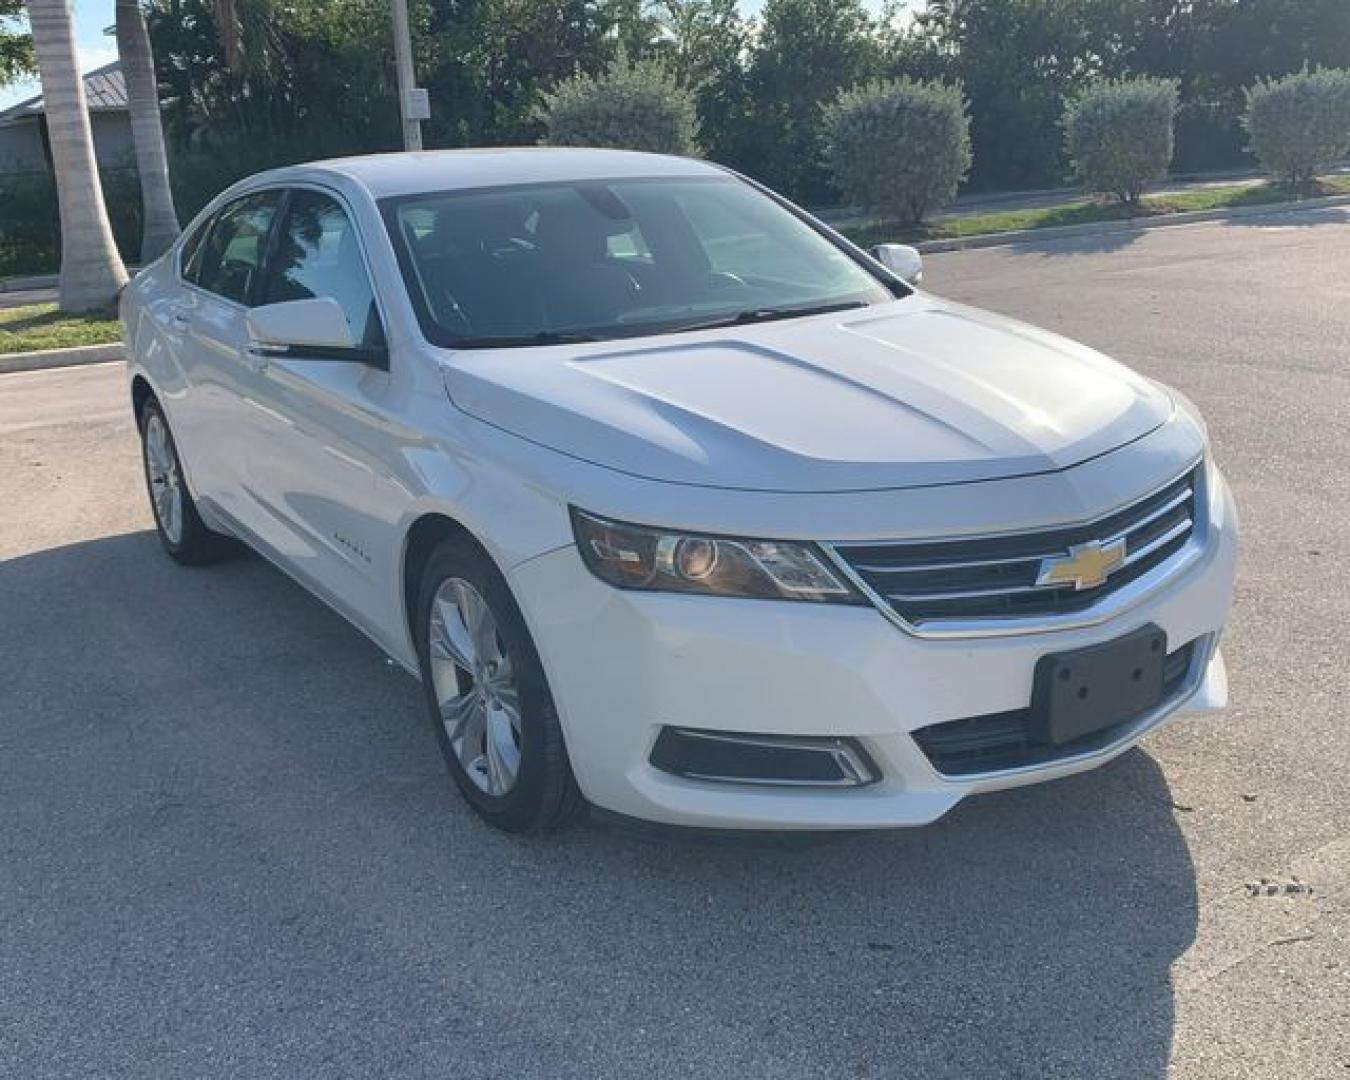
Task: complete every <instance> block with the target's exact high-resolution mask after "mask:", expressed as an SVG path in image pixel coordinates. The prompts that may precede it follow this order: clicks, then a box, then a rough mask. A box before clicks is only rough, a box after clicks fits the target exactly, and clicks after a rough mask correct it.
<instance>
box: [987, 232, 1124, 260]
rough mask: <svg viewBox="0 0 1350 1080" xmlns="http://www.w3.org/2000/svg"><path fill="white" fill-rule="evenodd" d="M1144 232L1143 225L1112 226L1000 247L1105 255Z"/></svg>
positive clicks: (1043, 253) (1017, 252)
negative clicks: (1141, 227) (1073, 234)
mask: <svg viewBox="0 0 1350 1080" xmlns="http://www.w3.org/2000/svg"><path fill="white" fill-rule="evenodd" d="M1143 233H1144V230H1143V229H1135V228H1124V229H1112V230H1111V231H1109V232H1097V233H1086V234H1084V235H1082V236H1061V237H1058V238H1056V237H1052V236H1047V237H1045V238H1043V239H1038V238H1032V237H1028V238H1027V239H1025V240H1018V241H1016V242H1015V243H1011V244H1008V245H1006V246H1005V247H1004V248H1003V249H1002V250H1004V251H1007V252H1009V253H1010V254H1013V255H1039V256H1042V257H1043V258H1065V257H1068V256H1074V255H1108V254H1110V253H1111V252H1114V251H1123V250H1124V249H1125V248H1127V247H1129V246H1130V245H1131V244H1133V243H1134V242H1135V241H1136V240H1138V239H1139V238H1140V237H1141V236H1142V235H1143Z"/></svg>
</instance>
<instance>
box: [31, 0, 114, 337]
mask: <svg viewBox="0 0 1350 1080" xmlns="http://www.w3.org/2000/svg"><path fill="white" fill-rule="evenodd" d="M28 21H29V24H30V25H31V26H32V30H33V45H34V48H35V49H36V51H37V58H38V72H39V74H40V75H41V77H42V101H43V108H44V110H45V112H46V114H47V127H48V130H49V131H50V132H51V144H52V165H53V166H54V168H55V171H56V194H57V202H58V205H59V206H60V210H61V304H60V306H61V310H62V311H90V310H93V309H95V308H101V307H109V306H111V305H112V303H113V302H114V301H115V300H116V299H117V293H118V291H119V290H120V289H121V288H122V286H123V285H124V284H126V280H127V271H126V268H125V267H124V266H123V265H122V259H121V257H120V256H119V255H118V254H117V245H116V244H115V243H113V235H112V227H111V226H110V225H109V224H108V210H107V207H106V206H105V205H104V203H103V189H102V188H101V187H100V186H99V182H98V166H97V164H96V162H95V160H94V136H93V132H92V130H91V129H90V126H89V107H88V103H87V102H86V100H85V96H84V82H83V80H81V78H80V70H79V67H78V66H77V64H76V59H75V33H74V25H73V19H72V18H71V13H70V3H69V0H28Z"/></svg>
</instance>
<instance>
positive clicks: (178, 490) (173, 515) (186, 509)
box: [140, 401, 229, 566]
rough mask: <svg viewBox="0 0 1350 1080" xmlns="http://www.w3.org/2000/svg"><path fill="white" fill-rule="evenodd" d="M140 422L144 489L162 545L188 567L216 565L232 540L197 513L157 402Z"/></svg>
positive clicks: (148, 406)
mask: <svg viewBox="0 0 1350 1080" xmlns="http://www.w3.org/2000/svg"><path fill="white" fill-rule="evenodd" d="M140 423H141V456H142V459H143V461H144V464H145V486H146V489H147V490H148V491H149V493H150V509H151V511H152V512H153V513H154V516H155V529H156V531H157V532H158V533H159V540H160V543H161V544H163V545H164V550H165V551H167V552H168V553H169V554H170V555H171V556H172V557H173V558H174V559H176V560H177V561H178V562H180V563H183V564H185V565H187V566H198V565H201V564H202V563H208V562H214V561H215V560H216V559H219V558H221V557H222V556H223V555H224V554H226V552H227V551H228V545H229V541H228V540H227V539H226V538H225V537H223V536H221V535H220V534H219V533H214V532H212V531H211V530H210V529H208V528H207V527H206V525H205V524H204V523H203V522H202V519H201V516H200V515H199V514H198V513H197V504H196V503H195V502H194V501H193V499H192V493H191V492H189V491H188V488H187V483H186V482H185V480H184V479H183V466H182V462H181V461H180V460H179V457H178V445H177V444H176V443H175V442H174V440H173V435H172V433H171V432H170V431H169V422H168V420H166V419H165V417H164V410H163V409H161V408H160V407H159V403H158V402H156V401H148V402H146V404H145V407H144V408H143V409H142V410H141V415H140Z"/></svg>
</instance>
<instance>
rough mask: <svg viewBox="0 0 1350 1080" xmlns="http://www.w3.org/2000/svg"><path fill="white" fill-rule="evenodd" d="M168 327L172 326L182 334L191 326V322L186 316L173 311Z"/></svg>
mask: <svg viewBox="0 0 1350 1080" xmlns="http://www.w3.org/2000/svg"><path fill="white" fill-rule="evenodd" d="M169 325H170V326H172V327H173V328H174V329H175V330H178V331H179V332H182V331H184V330H186V329H187V328H188V327H189V326H191V325H192V320H191V319H189V318H188V317H187V316H186V315H184V314H183V313H182V312H181V311H175V312H174V313H173V314H172V315H170V316H169Z"/></svg>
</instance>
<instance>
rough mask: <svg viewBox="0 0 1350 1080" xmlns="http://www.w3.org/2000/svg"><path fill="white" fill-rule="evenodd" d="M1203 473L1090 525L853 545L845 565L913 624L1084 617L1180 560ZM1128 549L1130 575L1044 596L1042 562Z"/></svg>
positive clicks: (846, 549)
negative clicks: (1119, 546)
mask: <svg viewBox="0 0 1350 1080" xmlns="http://www.w3.org/2000/svg"><path fill="white" fill-rule="evenodd" d="M1198 482H1199V470H1198V469H1197V470H1195V471H1194V472H1192V473H1189V474H1187V475H1186V476H1184V477H1182V478H1181V479H1180V480H1177V481H1176V482H1175V483H1173V484H1169V485H1168V486H1167V487H1166V488H1164V489H1162V490H1161V491H1157V492H1155V493H1154V494H1152V495H1150V496H1148V498H1145V499H1141V500H1140V501H1139V502H1137V503H1135V504H1134V505H1133V506H1130V507H1128V508H1127V509H1125V510H1121V511H1120V512H1118V513H1115V514H1112V515H1111V516H1110V517H1106V518H1102V519H1101V520H1099V521H1095V522H1093V523H1091V524H1089V525H1078V526H1072V527H1069V528H1063V529H1049V530H1046V531H1044V532H1034V533H1019V534H1017V535H1014V536H996V537H986V538H980V539H973V540H969V539H967V540H941V541H932V542H919V543H909V542H897V543H887V544H848V545H842V546H840V547H839V548H838V549H837V550H838V553H839V555H840V556H841V557H842V558H843V559H844V560H845V561H847V562H848V564H849V566H851V567H852V568H853V570H854V571H855V572H856V573H857V574H858V576H859V577H861V578H862V579H863V581H865V582H866V583H867V584H868V586H870V587H871V588H872V589H873V590H875V591H876V592H877V593H878V594H879V595H880V596H882V597H884V598H885V600H886V602H887V604H889V605H890V607H891V608H892V609H893V610H894V611H895V612H896V613H897V614H898V615H900V616H901V617H902V618H904V619H905V620H906V621H907V622H909V623H912V624H915V625H918V624H920V623H924V622H928V621H931V620H935V619H984V618H1008V617H1018V616H1027V617H1034V616H1042V615H1058V614H1063V613H1073V612H1078V611H1084V610H1086V609H1088V608H1090V607H1092V606H1093V605H1094V604H1096V603H1097V602H1098V601H1100V600H1101V599H1102V598H1103V597H1106V596H1109V595H1110V594H1111V593H1113V592H1115V591H1116V590H1117V589H1120V588H1121V587H1123V586H1125V585H1127V584H1129V583H1130V582H1131V581H1134V580H1136V579H1138V578H1140V577H1142V576H1143V575H1144V574H1147V573H1148V572H1149V571H1150V570H1153V569H1154V568H1155V567H1157V566H1159V565H1161V564H1162V563H1164V562H1166V561H1167V560H1168V559H1170V558H1171V557H1172V556H1173V555H1175V554H1177V552H1179V551H1181V549H1182V548H1184V547H1185V546H1186V544H1187V542H1188V541H1189V540H1190V538H1191V535H1192V533H1193V531H1194V528H1195V520H1196V491H1197V490H1198V488H1197V484H1198ZM1114 540H1123V541H1124V544H1125V560H1126V561H1125V565H1123V566H1122V567H1120V568H1119V569H1118V570H1116V571H1115V572H1114V573H1112V574H1111V576H1110V577H1109V578H1107V580H1106V581H1105V582H1104V583H1102V584H1100V585H1097V586H1095V587H1090V588H1084V589H1078V588H1075V587H1074V585H1073V584H1067V585H1058V586H1038V585H1037V584H1036V579H1037V577H1038V576H1039V574H1040V571H1041V564H1042V562H1043V561H1044V560H1045V559H1052V558H1055V557H1058V556H1065V555H1068V554H1069V550H1070V548H1072V547H1074V546H1075V545H1078V544H1084V543H1088V542H1089V541H1098V542H1110V541H1114Z"/></svg>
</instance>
